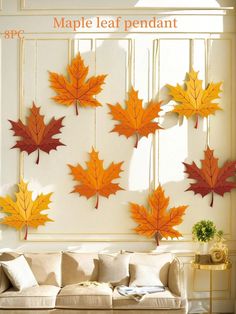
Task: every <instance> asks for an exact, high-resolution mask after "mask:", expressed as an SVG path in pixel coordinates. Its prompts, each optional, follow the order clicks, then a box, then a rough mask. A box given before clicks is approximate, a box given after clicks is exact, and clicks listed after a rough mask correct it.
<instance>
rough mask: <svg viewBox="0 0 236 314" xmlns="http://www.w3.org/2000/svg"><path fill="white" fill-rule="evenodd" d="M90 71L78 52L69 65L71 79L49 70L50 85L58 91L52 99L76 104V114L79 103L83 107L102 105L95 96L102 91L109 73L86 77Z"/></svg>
mask: <svg viewBox="0 0 236 314" xmlns="http://www.w3.org/2000/svg"><path fill="white" fill-rule="evenodd" d="M88 71H89V67H88V66H87V67H86V66H85V65H84V61H83V59H82V58H81V56H80V54H78V55H77V56H76V57H75V58H74V59H73V60H72V62H71V65H68V67H67V72H68V75H69V80H68V79H67V78H66V77H65V76H64V75H60V74H57V73H54V72H49V81H50V82H51V85H50V87H51V88H52V89H53V90H54V91H55V92H56V93H57V96H55V97H53V98H52V99H54V100H55V101H56V102H57V103H59V104H62V105H65V106H71V105H72V104H74V105H75V109H76V115H78V114H79V113H78V105H79V106H82V107H86V106H91V107H97V106H101V104H100V102H99V101H98V100H97V99H95V98H94V96H95V95H97V94H99V93H100V92H101V91H102V87H101V86H102V85H103V84H104V80H105V78H106V76H107V75H98V76H91V77H90V78H89V79H86V78H87V75H88Z"/></svg>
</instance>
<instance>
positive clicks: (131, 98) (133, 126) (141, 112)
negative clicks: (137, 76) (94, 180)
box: [108, 87, 161, 147]
mask: <svg viewBox="0 0 236 314" xmlns="http://www.w3.org/2000/svg"><path fill="white" fill-rule="evenodd" d="M142 102H143V101H142V100H141V99H139V98H138V91H135V90H134V88H133V87H132V88H131V90H130V92H129V94H128V100H127V101H126V105H127V109H123V108H122V107H121V105H120V104H119V103H117V104H116V105H111V104H108V106H109V108H110V110H111V111H110V112H109V113H110V114H111V115H112V117H113V120H117V121H119V122H120V123H119V124H116V125H115V127H114V129H113V130H112V131H111V132H117V133H118V134H119V135H125V136H126V137H127V138H129V137H130V136H132V135H135V136H136V142H135V146H134V147H137V146H138V141H139V139H140V137H142V136H148V135H149V134H150V133H153V134H154V133H155V131H156V130H157V129H161V127H160V126H159V124H158V123H157V122H154V121H153V120H154V119H155V118H157V117H159V112H160V111H161V107H160V106H161V102H154V101H150V102H149V104H148V107H147V108H145V109H144V108H143V107H142Z"/></svg>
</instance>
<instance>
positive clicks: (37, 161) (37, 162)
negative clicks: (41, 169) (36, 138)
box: [36, 149, 39, 165]
mask: <svg viewBox="0 0 236 314" xmlns="http://www.w3.org/2000/svg"><path fill="white" fill-rule="evenodd" d="M36 164H37V165H38V164H39V149H38V155H37V159H36Z"/></svg>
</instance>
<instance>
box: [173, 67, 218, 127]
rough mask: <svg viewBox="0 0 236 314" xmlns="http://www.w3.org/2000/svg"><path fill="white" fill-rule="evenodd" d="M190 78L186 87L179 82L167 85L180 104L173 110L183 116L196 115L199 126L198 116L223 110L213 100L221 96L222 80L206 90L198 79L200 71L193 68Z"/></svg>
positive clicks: (206, 115) (205, 115) (210, 85)
mask: <svg viewBox="0 0 236 314" xmlns="http://www.w3.org/2000/svg"><path fill="white" fill-rule="evenodd" d="M188 76H189V80H188V81H186V89H183V88H182V87H181V86H180V85H179V84H177V86H172V85H167V87H168V88H169V90H170V92H169V94H170V95H171V96H172V97H173V99H174V100H175V101H176V102H178V103H179V104H178V105H176V106H175V107H174V109H173V110H172V112H176V113H178V114H179V115H181V116H185V117H186V118H189V117H191V116H194V115H195V116H196V124H195V128H197V127H198V117H199V116H200V117H208V116H209V115H210V114H214V113H215V111H216V110H221V108H220V107H219V105H218V104H217V103H214V102H212V101H213V100H215V99H217V98H220V96H219V93H220V92H221V89H220V87H221V85H222V82H219V83H210V84H209V85H208V87H207V88H206V89H205V90H204V89H203V88H202V81H201V80H199V79H198V72H195V71H194V70H193V69H192V70H191V71H190V72H189V73H188Z"/></svg>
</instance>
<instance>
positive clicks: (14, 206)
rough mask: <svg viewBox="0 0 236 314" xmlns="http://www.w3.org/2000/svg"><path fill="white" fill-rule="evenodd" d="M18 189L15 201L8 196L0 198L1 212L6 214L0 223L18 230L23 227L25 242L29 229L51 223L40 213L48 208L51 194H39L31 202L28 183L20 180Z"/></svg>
mask: <svg viewBox="0 0 236 314" xmlns="http://www.w3.org/2000/svg"><path fill="white" fill-rule="evenodd" d="M18 188H19V192H18V193H15V195H16V201H14V200H12V198H11V197H10V196H9V195H7V196H6V197H0V207H1V208H2V210H1V212H2V213H5V214H7V216H5V217H4V218H3V219H2V221H1V222H0V223H1V224H4V225H8V226H10V227H13V228H16V229H18V230H20V229H22V228H23V227H25V237H24V239H25V240H27V235H28V228H29V227H33V228H37V227H38V226H40V225H44V224H45V223H46V222H48V221H53V220H52V219H50V218H48V215H45V214H42V213H41V212H42V211H43V210H46V209H48V208H49V207H48V205H49V204H50V203H51V201H50V197H51V195H52V193H49V194H46V195H44V194H40V195H38V196H37V197H36V199H35V200H33V199H32V192H31V191H29V190H28V183H25V182H24V181H23V180H21V181H20V183H19V184H18Z"/></svg>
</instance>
